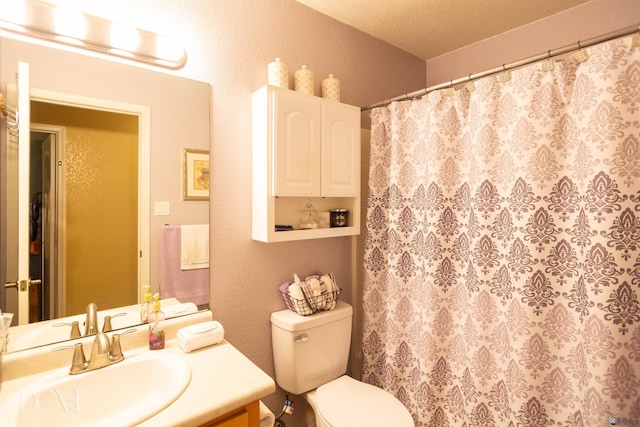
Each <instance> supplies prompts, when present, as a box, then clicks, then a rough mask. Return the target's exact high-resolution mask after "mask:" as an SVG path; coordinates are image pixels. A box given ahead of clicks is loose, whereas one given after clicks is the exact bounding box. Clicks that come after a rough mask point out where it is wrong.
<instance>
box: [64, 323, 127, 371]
mask: <svg viewBox="0 0 640 427" xmlns="http://www.w3.org/2000/svg"><path fill="white" fill-rule="evenodd" d="M134 331H135V329H130V330H128V331H126V332H125V333H124V334H128V333H130V332H134ZM124 334H114V335H113V338H112V340H111V341H109V336H108V335H107V334H105V333H104V332H98V333H97V334H95V335H96V337H95V339H94V340H93V346H92V347H91V357H90V358H89V360H87V359H86V357H85V354H84V350H83V348H82V343H77V344H75V345H74V346H73V360H72V362H71V369H70V370H69V374H71V375H76V374H81V373H83V372H89V371H93V370H95V369H99V368H104V367H105V366H109V365H113V364H114V363H118V362H121V361H123V360H124V354H122V348H121V346H120V336H121V335H124ZM63 348H71V347H69V346H65V347H58V348H55V349H54V351H56V350H62V349H63Z"/></svg>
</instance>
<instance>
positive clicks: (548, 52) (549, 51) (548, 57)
mask: <svg viewBox="0 0 640 427" xmlns="http://www.w3.org/2000/svg"><path fill="white" fill-rule="evenodd" d="M549 59H551V49H549V50H548V51H547V60H549Z"/></svg>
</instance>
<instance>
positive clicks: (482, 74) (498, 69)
mask: <svg viewBox="0 0 640 427" xmlns="http://www.w3.org/2000/svg"><path fill="white" fill-rule="evenodd" d="M638 31H640V24H638V25H634V26H631V27H627V28H623V29H620V30H617V31H613V32H611V33H607V34H603V35H601V36H597V37H593V38H590V39H587V40H583V41H578V42H577V43H572V44H570V45H567V46H564V47H560V48H558V49H553V50H549V51H547V52H544V53H540V54H538V55H534V56H530V57H528V58H524V59H520V60H518V61H515V62H510V63H508V64H502V66H500V67H495V68H492V69H490V70H487V71H483V72H480V73H472V74H469V75H468V76H466V77H460V78H458V79H455V80H451V81H449V82H444V83H440V84H437V85H434V86H430V87H427V88H424V89H420V90H417V91H415V92H410V93H407V94H404V95H399V96H396V97H394V98H390V99H387V100H384V101H379V102H376V103H374V104H370V105H367V106H365V107H362V111H368V110H372V109H374V108H377V107H384V106H386V105H389V104H391V103H392V102H396V101H406V100H410V99H416V98H418V97H421V96H424V95H426V94H428V93H429V92H433V91H434V90H439V89H446V88H449V87H452V86H454V85H457V84H460V83H466V82H469V81H471V80H476V79H479V78H481V77H487V76H490V75H492V74H498V73H500V72H504V71H507V70H512V69H514V68H518V67H522V66H524V65H528V64H532V63H534V62H538V61H542V60H544V59H549V58H553V57H554V56H558V55H563V54H565V53H569V52H572V51H574V50H580V49H582V48H586V47H589V46H593V45H594V44H598V43H602V42H606V41H608V40H613V39H616V38H618V37H624V36H627V35H629V34H633V33H635V32H638Z"/></svg>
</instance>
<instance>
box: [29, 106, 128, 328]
mask: <svg viewBox="0 0 640 427" xmlns="http://www.w3.org/2000/svg"><path fill="white" fill-rule="evenodd" d="M31 122H32V123H45V124H48V125H56V126H62V127H64V129H65V134H66V137H65V141H64V146H65V148H64V152H63V153H62V156H61V157H62V159H63V160H58V162H54V167H55V168H61V169H62V171H61V173H60V174H58V176H60V177H61V179H62V181H63V182H64V184H63V186H62V189H63V190H62V191H64V198H63V199H62V200H58V204H57V205H58V206H61V205H63V206H64V209H57V210H55V212H57V214H58V215H57V216H56V218H55V220H54V221H53V222H52V223H53V224H58V227H57V229H58V230H59V233H58V235H57V237H56V238H55V242H56V243H55V248H56V249H55V250H53V251H52V255H58V256H57V257H56V258H55V262H53V260H54V258H53V257H52V258H50V259H51V261H52V263H51V268H50V269H51V271H52V274H49V275H48V276H49V277H50V278H52V279H50V283H46V282H45V283H44V285H43V286H42V291H41V294H42V297H41V302H42V303H43V306H44V309H43V310H42V311H43V312H44V311H46V307H47V306H52V304H51V299H49V301H47V298H46V296H47V294H48V293H50V292H53V293H54V294H57V295H60V297H61V299H60V300H59V303H58V306H57V308H56V304H55V303H53V307H54V309H53V311H54V313H53V315H55V317H60V316H68V315H73V314H78V313H82V312H83V311H84V310H85V307H86V306H87V304H88V303H90V302H95V303H96V304H97V305H98V308H108V307H114V306H126V305H130V304H135V303H137V295H138V290H137V286H136V285H137V282H138V117H137V116H135V115H129V114H120V113H115V112H108V111H99V110H90V109H86V108H79V107H73V106H67V105H58V104H51V103H46V102H38V101H32V102H31ZM45 157H46V154H45ZM43 175H46V174H43ZM49 175H50V176H55V175H56V174H55V173H54V174H49ZM41 182H43V183H44V184H43V185H44V186H45V187H46V186H47V185H48V184H46V181H45V180H41ZM54 186H55V185H54ZM43 193H44V192H43ZM52 202H53V199H52V198H51V197H43V204H42V207H43V210H42V212H45V211H48V212H50V211H53V210H54V209H53V207H54V206H55V204H50V203H52ZM61 213H65V214H64V215H62V216H61ZM53 229H55V227H53V226H52V227H50V230H53ZM49 240H50V241H51V238H50V239H49ZM61 248H63V251H60V250H59V249H61ZM40 265H41V266H42V267H43V268H44V269H45V270H46V269H47V267H46V264H44V263H42V262H41V263H40ZM61 276H62V277H63V278H62V279H60V277H61ZM56 279H60V280H59V281H58V282H59V285H60V286H58V290H57V291H56ZM62 285H64V288H63V287H62ZM45 317H46V316H45ZM51 317H54V316H51Z"/></svg>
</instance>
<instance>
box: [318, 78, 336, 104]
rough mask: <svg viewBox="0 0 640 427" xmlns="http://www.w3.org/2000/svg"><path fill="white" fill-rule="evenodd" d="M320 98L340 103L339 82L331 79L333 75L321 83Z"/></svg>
mask: <svg viewBox="0 0 640 427" xmlns="http://www.w3.org/2000/svg"><path fill="white" fill-rule="evenodd" d="M322 97H323V98H325V99H329V100H331V101H336V102H340V80H338V79H336V78H335V77H333V74H329V77H327V78H326V79H324V80H323V81H322Z"/></svg>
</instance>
